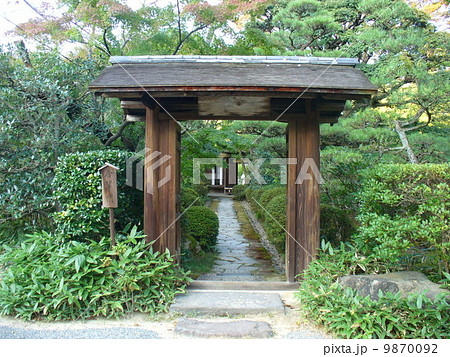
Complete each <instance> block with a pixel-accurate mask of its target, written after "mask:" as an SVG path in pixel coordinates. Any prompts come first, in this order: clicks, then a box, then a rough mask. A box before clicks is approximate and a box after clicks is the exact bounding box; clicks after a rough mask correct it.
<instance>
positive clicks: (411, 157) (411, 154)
mask: <svg viewBox="0 0 450 357" xmlns="http://www.w3.org/2000/svg"><path fill="white" fill-rule="evenodd" d="M394 123H395V131H396V132H397V134H398V136H399V138H400V141H401V142H402V145H403V148H404V149H405V150H406V153H407V154H408V159H409V162H410V163H411V164H418V163H419V160H417V157H416V155H415V154H414V151H413V149H412V147H411V145H410V144H409V141H408V138H407V137H406V132H405V130H404V129H403V128H402V127H401V125H400V123H399V122H398V121H397V120H394Z"/></svg>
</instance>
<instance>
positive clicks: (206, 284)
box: [188, 280, 300, 291]
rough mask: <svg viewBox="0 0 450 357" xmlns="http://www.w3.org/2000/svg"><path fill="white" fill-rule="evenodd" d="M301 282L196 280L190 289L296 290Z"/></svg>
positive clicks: (190, 285)
mask: <svg viewBox="0 0 450 357" xmlns="http://www.w3.org/2000/svg"><path fill="white" fill-rule="evenodd" d="M299 287H300V283H288V282H285V281H213V280H194V281H193V282H191V283H190V284H189V287H188V289H189V290H227V291H235V290H249V291H296V290H298V288H299Z"/></svg>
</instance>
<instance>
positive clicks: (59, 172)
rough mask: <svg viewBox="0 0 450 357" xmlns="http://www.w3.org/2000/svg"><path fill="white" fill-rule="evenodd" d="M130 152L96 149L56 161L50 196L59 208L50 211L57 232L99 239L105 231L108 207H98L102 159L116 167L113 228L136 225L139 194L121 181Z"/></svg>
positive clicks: (139, 214) (139, 215) (139, 213)
mask: <svg viewBox="0 0 450 357" xmlns="http://www.w3.org/2000/svg"><path fill="white" fill-rule="evenodd" d="M129 156H130V153H128V152H125V151H118V150H99V151H89V152H84V153H82V152H79V153H73V154H68V155H65V156H64V157H63V158H62V159H61V160H60V162H59V163H58V165H57V167H56V170H55V178H54V180H53V187H54V193H53V196H54V199H55V200H56V201H57V202H58V203H59V206H60V210H59V211H58V212H56V213H55V214H54V220H55V223H56V224H57V230H58V234H60V235H63V236H67V237H69V238H70V239H99V238H100V237H101V236H104V235H106V234H108V232H109V230H108V227H109V221H108V209H105V208H102V186H101V175H100V172H99V171H98V169H99V168H100V167H102V166H103V165H104V164H105V163H106V162H109V163H110V164H112V165H115V166H117V167H119V168H120V169H119V171H118V173H117V186H118V199H119V207H118V208H117V209H116V210H115V217H116V222H117V223H116V228H117V229H118V230H120V229H123V228H124V227H125V226H126V225H127V223H128V222H131V223H132V224H135V225H139V224H140V221H141V219H142V213H143V196H142V192H141V191H138V190H136V189H134V188H132V187H130V186H127V185H126V184H125V181H126V160H127V158H129Z"/></svg>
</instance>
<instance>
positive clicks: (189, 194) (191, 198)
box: [180, 187, 204, 212]
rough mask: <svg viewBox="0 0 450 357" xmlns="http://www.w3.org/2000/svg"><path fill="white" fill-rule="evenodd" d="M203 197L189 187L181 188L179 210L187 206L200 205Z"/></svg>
mask: <svg viewBox="0 0 450 357" xmlns="http://www.w3.org/2000/svg"><path fill="white" fill-rule="evenodd" d="M203 203H204V202H203V198H202V197H200V195H199V194H198V192H197V191H195V190H194V189H193V188H190V187H182V188H181V199H180V208H181V212H183V211H184V210H185V209H187V208H188V207H189V206H191V205H192V207H193V206H202V205H203Z"/></svg>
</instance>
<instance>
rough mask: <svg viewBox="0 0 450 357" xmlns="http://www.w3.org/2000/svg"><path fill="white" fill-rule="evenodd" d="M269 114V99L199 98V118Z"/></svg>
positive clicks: (235, 97) (241, 97)
mask: <svg viewBox="0 0 450 357" xmlns="http://www.w3.org/2000/svg"><path fill="white" fill-rule="evenodd" d="M269 113H270V98H269V97H243V96H226V97H225V96H224V97H200V98H198V114H199V116H214V117H215V116H226V117H227V116H231V117H233V116H234V117H251V116H256V115H268V114H269Z"/></svg>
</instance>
